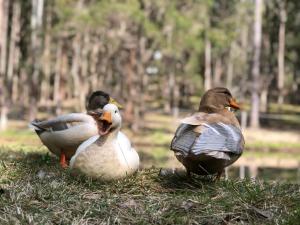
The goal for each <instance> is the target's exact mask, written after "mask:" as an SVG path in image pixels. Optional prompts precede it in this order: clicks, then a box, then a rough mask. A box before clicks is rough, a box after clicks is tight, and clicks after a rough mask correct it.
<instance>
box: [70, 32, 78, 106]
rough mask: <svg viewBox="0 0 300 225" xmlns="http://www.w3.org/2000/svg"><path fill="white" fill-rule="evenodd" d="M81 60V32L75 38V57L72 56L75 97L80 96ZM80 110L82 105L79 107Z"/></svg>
mask: <svg viewBox="0 0 300 225" xmlns="http://www.w3.org/2000/svg"><path fill="white" fill-rule="evenodd" d="M79 62H80V34H78V33H77V34H76V36H75V38H74V40H73V58H72V68H71V74H72V77H73V84H74V85H73V95H74V96H75V97H78V96H79V90H80V81H79ZM77 110H80V107H79V108H77Z"/></svg>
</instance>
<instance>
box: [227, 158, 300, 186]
mask: <svg viewBox="0 0 300 225" xmlns="http://www.w3.org/2000/svg"><path fill="white" fill-rule="evenodd" d="M226 177H229V178H240V179H244V178H258V179H263V180H272V181H273V180H274V181H283V182H292V183H300V162H299V161H298V160H296V159H295V160H294V159H269V158H268V159H266V158H243V159H241V160H239V161H237V162H236V163H235V164H234V165H233V166H231V167H228V168H227V170H226Z"/></svg>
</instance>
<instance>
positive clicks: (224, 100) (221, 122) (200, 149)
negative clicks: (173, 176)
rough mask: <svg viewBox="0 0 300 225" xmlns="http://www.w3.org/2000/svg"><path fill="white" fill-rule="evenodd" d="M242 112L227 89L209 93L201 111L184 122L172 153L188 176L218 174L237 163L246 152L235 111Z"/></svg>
mask: <svg viewBox="0 0 300 225" xmlns="http://www.w3.org/2000/svg"><path fill="white" fill-rule="evenodd" d="M238 109H240V107H239V105H238V104H237V103H236V101H235V99H234V98H233V97H232V95H231V93H230V92H229V90H228V89H227V88H223V87H218V88H213V89H210V90H208V91H207V92H206V93H205V94H204V95H203V97H202V99H201V102H200V106H199V110H198V112H197V113H195V114H193V115H192V116H189V117H186V118H184V119H183V120H181V124H180V125H179V127H178V128H177V131H176V133H175V136H174V138H173V140H172V142H171V150H172V151H174V152H175V156H176V158H177V159H178V160H179V161H180V162H181V163H182V164H183V165H184V166H185V168H186V170H187V174H188V175H190V173H191V172H192V173H196V174H199V175H210V174H217V177H220V175H221V174H222V172H223V171H224V168H225V167H227V166H229V165H231V164H232V163H234V162H235V161H236V160H237V159H238V158H239V157H240V156H241V154H242V152H243V149H244V143H245V142H244V137H243V134H242V131H241V128H240V124H239V122H238V120H237V118H236V117H235V115H234V111H235V110H238Z"/></svg>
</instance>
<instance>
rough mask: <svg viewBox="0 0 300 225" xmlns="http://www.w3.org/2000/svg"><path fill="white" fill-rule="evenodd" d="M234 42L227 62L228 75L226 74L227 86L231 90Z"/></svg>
mask: <svg viewBox="0 0 300 225" xmlns="http://www.w3.org/2000/svg"><path fill="white" fill-rule="evenodd" d="M233 46H234V44H233V42H232V43H231V45H230V49H229V57H228V63H227V76H226V87H227V88H228V89H229V90H231V88H232V80H233Z"/></svg>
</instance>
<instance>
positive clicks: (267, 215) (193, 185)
mask: <svg viewBox="0 0 300 225" xmlns="http://www.w3.org/2000/svg"><path fill="white" fill-rule="evenodd" d="M177 124H178V120H175V119H173V118H172V117H168V116H163V115H158V114H148V115H147V117H146V122H145V129H144V130H143V131H141V132H140V133H138V134H132V133H131V132H130V131H129V130H127V129H124V131H125V133H126V134H127V135H128V136H130V137H131V139H132V141H133V143H134V145H135V147H136V149H137V150H138V151H139V154H140V156H141V159H142V165H143V166H142V167H143V168H144V169H142V170H141V171H139V172H138V173H137V174H136V175H134V176H132V177H129V178H127V179H125V180H121V181H117V182H112V183H100V182H98V181H92V180H90V179H89V178H85V177H72V176H71V174H70V171H69V170H62V169H61V168H60V167H59V166H58V160H57V159H56V158H55V157H53V156H52V155H50V154H48V151H47V149H46V148H45V147H43V146H42V144H41V143H40V141H39V139H38V138H37V137H36V135H35V134H34V132H32V131H29V130H28V129H27V128H26V123H24V122H12V124H11V126H10V127H11V128H10V129H9V130H8V131H6V132H2V133H1V134H0V135H1V136H0V224H297V223H298V221H299V220H300V210H299V209H300V185H299V184H291V183H283V182H271V181H269V182H264V181H259V180H256V181H253V180H243V181H241V180H229V181H225V180H221V181H220V182H216V183H214V182H212V181H211V179H210V178H209V177H198V176H194V177H193V179H187V178H186V177H185V176H179V175H174V174H169V175H166V176H159V168H160V167H162V166H163V167H174V166H176V167H177V166H179V164H178V162H177V161H176V160H175V159H174V157H173V154H172V152H171V151H169V150H168V146H169V143H170V140H171V138H172V135H173V133H174V131H175V129H176V126H177ZM245 135H246V141H247V148H246V154H245V155H248V156H249V155H251V156H255V157H256V156H257V157H261V156H262V154H263V155H264V157H265V156H267V157H277V156H278V157H284V156H287V155H288V154H291V157H294V158H297V157H298V158H300V157H299V152H298V153H297V151H295V150H297V148H298V146H300V145H299V139H298V138H299V133H297V132H290V131H286V132H282V131H274V130H272V131H270V130H264V131H263V132H257V131H251V130H250V131H246V132H245ZM287 138H289V140H288V141H286V139H287ZM288 144H289V146H290V147H291V148H292V149H293V151H292V152H284V150H285V149H286V147H287V146H288ZM1 146H2V147H1ZM253 148H254V149H260V150H264V152H263V153H261V152H254V153H252V152H250V151H248V150H249V149H253ZM266 149H267V150H268V149H271V150H274V149H275V150H276V151H274V153H272V154H271V153H269V152H268V151H265V150H266ZM153 165H155V167H156V168H151V166H153Z"/></svg>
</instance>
